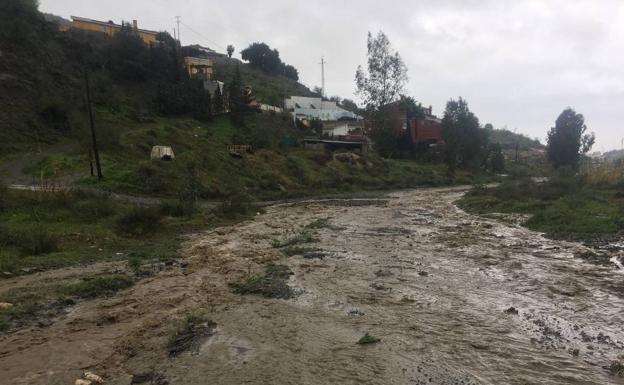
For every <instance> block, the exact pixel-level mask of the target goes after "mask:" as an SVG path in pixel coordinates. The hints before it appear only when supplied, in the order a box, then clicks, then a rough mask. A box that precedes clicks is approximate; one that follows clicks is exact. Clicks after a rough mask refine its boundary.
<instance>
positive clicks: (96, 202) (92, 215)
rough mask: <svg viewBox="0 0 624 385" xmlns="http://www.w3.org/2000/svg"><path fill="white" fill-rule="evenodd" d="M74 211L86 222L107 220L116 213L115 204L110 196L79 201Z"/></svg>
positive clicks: (74, 206)
mask: <svg viewBox="0 0 624 385" xmlns="http://www.w3.org/2000/svg"><path fill="white" fill-rule="evenodd" d="M72 210H73V211H74V213H75V214H76V215H77V216H79V217H81V218H83V219H86V220H97V219H101V218H107V217H109V216H111V215H113V214H114V213H115V204H114V203H113V201H112V200H111V198H110V197H109V196H97V197H91V198H86V199H82V200H77V201H76V203H74V205H73V207H72Z"/></svg>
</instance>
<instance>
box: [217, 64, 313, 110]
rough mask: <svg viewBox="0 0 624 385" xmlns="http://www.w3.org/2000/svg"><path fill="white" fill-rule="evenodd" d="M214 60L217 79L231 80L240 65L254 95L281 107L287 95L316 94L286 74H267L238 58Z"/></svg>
mask: <svg viewBox="0 0 624 385" xmlns="http://www.w3.org/2000/svg"><path fill="white" fill-rule="evenodd" d="M214 60H215V66H214V68H215V78H216V79H217V80H219V81H222V82H229V80H230V79H232V77H233V76H234V71H235V70H236V66H237V65H238V66H239V69H240V73H241V77H242V80H243V84H244V85H246V86H251V88H252V90H253V93H254V95H255V96H256V97H257V98H258V101H260V102H262V103H266V104H270V105H273V106H278V107H281V106H282V105H283V103H284V98H285V97H286V96H291V95H299V96H315V94H314V93H313V92H312V91H311V90H310V89H309V88H308V87H306V86H304V85H303V84H301V83H298V82H295V81H293V80H292V79H289V78H287V77H285V76H280V75H278V76H272V75H267V74H265V73H264V72H262V71H260V70H259V69H257V68H254V67H253V66H252V65H250V64H247V63H241V62H239V61H238V60H237V59H228V58H227V57H215V58H214Z"/></svg>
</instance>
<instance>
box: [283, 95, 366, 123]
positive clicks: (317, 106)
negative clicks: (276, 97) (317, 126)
mask: <svg viewBox="0 0 624 385" xmlns="http://www.w3.org/2000/svg"><path fill="white" fill-rule="evenodd" d="M284 107H285V108H286V109H287V110H289V111H290V112H292V114H293V116H294V117H295V118H299V117H308V118H310V119H320V120H338V119H340V118H351V119H361V117H360V116H358V115H356V114H354V113H353V112H351V111H347V110H345V109H343V108H340V107H338V105H337V104H336V102H331V101H328V100H323V99H321V98H309V97H306V96H291V97H290V98H286V99H285V100H284Z"/></svg>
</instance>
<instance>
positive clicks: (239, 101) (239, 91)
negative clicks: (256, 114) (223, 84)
mask: <svg viewBox="0 0 624 385" xmlns="http://www.w3.org/2000/svg"><path fill="white" fill-rule="evenodd" d="M228 94H229V97H230V117H231V119H232V121H233V122H234V123H236V124H242V123H243V121H244V119H243V117H244V114H245V111H246V110H247V105H246V103H245V96H244V95H243V82H242V80H241V74H240V69H239V67H238V65H236V70H235V71H234V76H233V77H232V81H230V85H229V87H228Z"/></svg>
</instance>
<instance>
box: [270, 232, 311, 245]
mask: <svg viewBox="0 0 624 385" xmlns="http://www.w3.org/2000/svg"><path fill="white" fill-rule="evenodd" d="M310 242H314V236H313V235H312V233H311V232H309V231H308V230H303V231H301V232H299V233H297V234H294V235H291V236H288V237H285V238H282V239H273V240H272V241H271V246H273V247H275V248H277V249H281V248H284V247H292V246H295V245H298V244H301V243H310Z"/></svg>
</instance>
